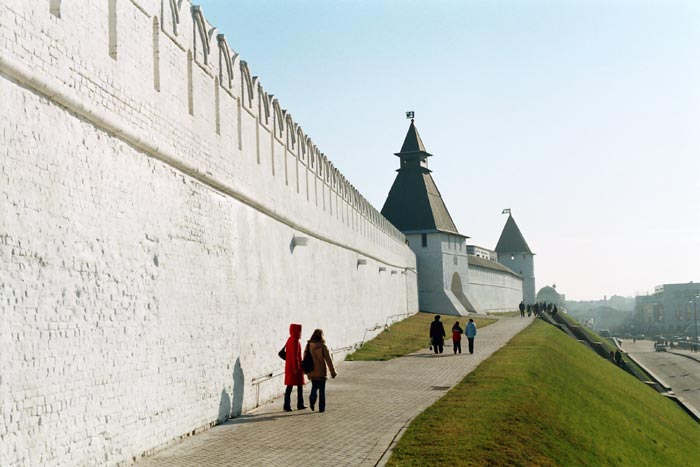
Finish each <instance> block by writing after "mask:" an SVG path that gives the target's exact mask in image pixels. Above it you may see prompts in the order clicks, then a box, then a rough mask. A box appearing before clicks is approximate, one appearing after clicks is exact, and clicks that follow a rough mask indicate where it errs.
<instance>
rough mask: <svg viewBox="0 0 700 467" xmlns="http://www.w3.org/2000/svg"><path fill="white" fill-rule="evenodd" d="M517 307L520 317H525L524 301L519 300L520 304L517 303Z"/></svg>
mask: <svg viewBox="0 0 700 467" xmlns="http://www.w3.org/2000/svg"><path fill="white" fill-rule="evenodd" d="M518 309H519V310H520V317H521V318H524V317H525V302H523V301H522V300H520V305H518Z"/></svg>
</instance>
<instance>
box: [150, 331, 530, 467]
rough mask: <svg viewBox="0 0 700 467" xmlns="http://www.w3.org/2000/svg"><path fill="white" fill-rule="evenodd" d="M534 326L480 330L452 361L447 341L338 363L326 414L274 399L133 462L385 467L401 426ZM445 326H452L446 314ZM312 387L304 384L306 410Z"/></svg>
mask: <svg viewBox="0 0 700 467" xmlns="http://www.w3.org/2000/svg"><path fill="white" fill-rule="evenodd" d="M531 322H532V319H528V318H524V319H523V318H520V317H513V318H502V319H500V320H499V321H498V322H497V323H494V324H492V325H490V326H488V327H484V328H483V329H480V330H479V332H478V335H477V338H476V341H475V351H474V354H473V355H470V354H469V353H468V352H467V353H466V354H465V353H462V354H461V355H457V356H454V355H453V354H452V345H451V343H449V342H448V345H446V346H445V353H444V354H442V355H439V356H438V355H434V354H433V353H432V352H430V351H429V350H428V349H427V348H426V349H424V350H421V351H419V352H416V353H413V354H410V355H407V356H405V357H402V358H397V359H394V360H390V361H387V362H342V363H339V364H338V365H337V367H338V368H337V370H338V377H337V378H336V379H334V380H329V381H328V384H327V386H326V412H325V413H318V412H312V411H311V410H310V409H307V410H304V411H296V410H295V411H293V412H284V411H283V410H282V401H281V400H277V401H275V402H274V403H271V404H268V405H265V406H262V407H259V408H257V409H255V410H252V411H250V412H248V413H247V414H245V415H243V416H241V417H239V418H236V419H233V420H230V421H229V422H228V423H226V424H223V425H220V426H218V427H215V428H213V429H211V430H209V431H207V432H205V433H202V434H200V435H197V436H194V437H192V438H189V439H187V440H185V441H183V442H182V443H180V444H178V445H176V446H173V447H170V448H168V449H166V450H164V451H161V452H160V453H157V454H156V455H154V456H153V457H151V458H148V459H144V460H142V461H140V462H138V463H137V465H139V466H143V467H146V466H149V467H156V466H239V465H240V466H246V467H249V466H298V465H304V466H329V465H333V466H374V465H382V464H383V463H384V462H386V460H387V459H388V457H389V452H388V449H389V448H390V446H391V445H392V441H394V440H395V438H397V435H398V434H399V433H400V432H401V430H402V428H404V427H405V426H407V425H408V423H409V422H410V421H411V420H412V419H413V418H414V417H416V416H417V415H418V414H419V413H421V412H422V411H423V410H425V409H426V408H427V407H428V406H430V405H431V404H433V403H434V402H435V401H436V400H437V399H439V398H440V397H442V396H443V395H444V394H445V393H446V392H447V390H449V389H450V388H451V387H453V386H454V385H455V384H457V383H458V382H459V381H461V380H462V378H463V377H464V376H465V375H466V374H468V373H469V372H470V371H472V370H473V369H474V368H476V367H477V366H478V365H479V364H480V363H481V362H483V361H484V360H485V359H486V358H488V357H489V356H490V355H491V354H493V352H495V351H496V350H498V349H499V348H501V347H502V346H503V345H505V344H506V343H507V342H508V341H509V340H510V339H511V338H512V337H513V336H515V335H516V334H517V333H518V332H520V331H521V330H522V329H524V328H525V327H526V326H527V325H528V324H530V323H531ZM445 325H446V327H449V326H448V325H451V321H450V318H449V317H448V318H447V319H446V321H445ZM426 334H427V329H426ZM427 340H428V339H427V337H426V341H427ZM462 347H463V351H464V349H465V348H466V347H467V342H466V339H464V341H463V342H462ZM310 390H311V385H310V384H307V386H305V388H304V396H305V397H306V399H307V400H306V404H307V405H308V395H309V391H310ZM293 396H294V395H293ZM294 404H295V400H294V399H292V405H293V406H295V405H294Z"/></svg>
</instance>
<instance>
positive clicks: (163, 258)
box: [0, 0, 418, 465]
mask: <svg viewBox="0 0 700 467" xmlns="http://www.w3.org/2000/svg"><path fill="white" fill-rule="evenodd" d="M178 3H180V2H178V1H175V0H162V1H160V0H151V1H146V0H106V1H101V2H70V1H59V0H45V1H44V0H37V1H31V2H28V1H24V0H0V18H1V19H0V102H2V105H3V112H0V132H1V133H0V134H1V135H2V136H1V137H2V142H3V144H2V146H0V319H1V322H2V323H3V326H2V327H1V328H0V345H1V348H2V349H3V351H2V352H0V367H2V368H3V372H2V375H1V376H0V464H1V465H85V464H90V465H93V464H107V465H114V464H122V463H129V462H131V461H133V459H137V458H138V457H139V456H141V455H142V454H144V453H147V452H150V451H152V450H153V449H156V448H158V447H161V446H164V445H166V444H168V443H171V442H173V441H174V440H176V439H178V438H179V437H181V436H184V435H187V434H188V433H193V432H195V431H198V430H201V429H205V428H207V427H209V426H211V425H212V424H213V423H215V422H216V420H217V419H222V418H225V417H226V416H228V415H229V414H231V413H233V414H237V413H239V412H240V411H241V410H243V411H245V410H247V409H250V408H252V407H255V406H256V405H257V404H260V403H264V402H266V401H268V400H270V399H271V398H273V397H274V396H276V395H278V394H279V393H280V392H281V390H282V389H283V383H282V379H281V377H280V376H279V375H280V374H281V369H282V367H283V362H282V361H281V360H279V358H278V357H277V355H276V353H277V350H279V348H280V347H281V346H282V345H283V343H284V341H285V339H286V337H287V328H288V325H289V323H290V322H298V323H301V324H302V325H303V326H304V333H303V338H304V339H306V338H308V336H309V335H310V333H311V331H312V330H313V328H315V327H322V328H323V329H324V330H325V331H326V336H327V340H328V343H329V345H330V347H331V348H332V349H335V350H336V351H337V356H342V355H343V353H344V352H346V351H347V350H348V348H349V347H350V346H352V345H354V344H356V343H358V342H359V341H361V340H363V339H368V338H370V337H372V336H373V335H375V334H376V333H378V332H380V329H381V326H383V325H384V324H387V323H390V322H392V321H394V320H397V319H399V318H400V317H403V316H405V315H406V314H408V313H414V312H415V311H417V307H418V303H417V300H418V299H417V282H416V274H415V268H416V262H415V256H414V254H413V253H412V252H411V250H410V249H409V247H408V246H407V245H406V244H405V238H404V236H403V235H402V234H401V233H400V232H398V231H397V230H396V229H395V228H394V227H393V226H391V224H390V223H389V222H388V221H386V219H384V218H383V217H382V216H381V215H380V214H379V213H378V212H377V211H376V210H375V209H374V208H373V207H372V206H371V205H370V204H369V203H368V202H367V201H366V200H365V199H364V198H363V197H362V195H361V194H360V193H358V192H357V190H356V189H354V187H353V186H352V185H351V184H350V183H349V182H348V181H347V180H346V179H345V178H344V177H343V176H342V174H340V173H339V172H338V171H337V170H336V169H335V168H334V166H333V164H332V163H331V162H330V161H329V160H328V159H327V158H326V157H325V156H324V155H323V154H322V153H321V152H320V151H319V150H318V149H317V148H316V146H315V145H314V144H313V142H312V141H311V139H310V138H308V137H307V136H306V135H305V133H304V132H303V130H302V129H301V128H300V127H299V126H298V125H297V124H296V123H295V122H294V121H293V119H292V118H291V115H290V114H289V113H288V112H286V111H284V110H283V109H282V108H281V106H280V104H279V102H278V101H277V99H275V98H273V97H272V96H270V95H269V94H267V92H266V91H265V90H264V88H263V87H262V86H261V84H260V82H259V80H258V79H257V78H254V77H252V76H251V75H250V72H249V70H248V67H247V65H246V64H245V62H243V61H241V60H240V59H239V57H238V56H237V54H236V53H235V52H233V51H232V50H231V49H230V48H229V45H228V44H227V42H226V39H225V38H224V37H223V36H221V35H219V34H218V33H217V31H216V29H214V28H213V27H212V26H211V25H210V24H209V23H208V22H207V21H206V19H205V17H204V15H203V14H202V12H201V10H200V9H199V8H197V7H194V8H192V7H191V6H190V5H189V3H188V2H187V1H184V2H181V5H180V6H179V7H178V6H177V5H178ZM361 263H363V264H361Z"/></svg>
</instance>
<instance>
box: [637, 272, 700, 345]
mask: <svg viewBox="0 0 700 467" xmlns="http://www.w3.org/2000/svg"><path fill="white" fill-rule="evenodd" d="M698 293H700V284H698V283H696V282H688V283H685V284H663V285H659V286H656V287H655V289H654V293H653V294H652V295H640V296H637V297H636V300H635V310H634V311H635V318H634V323H635V329H637V330H638V331H639V332H640V333H643V334H657V333H661V332H664V333H682V332H683V331H685V329H686V328H687V327H688V326H690V325H691V324H694V323H695V316H694V309H693V302H692V298H693V297H694V296H696V294H698ZM698 305H699V306H700V302H699V303H698ZM699 314H700V312H699Z"/></svg>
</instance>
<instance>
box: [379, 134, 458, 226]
mask: <svg viewBox="0 0 700 467" xmlns="http://www.w3.org/2000/svg"><path fill="white" fill-rule="evenodd" d="M396 155H397V156H399V157H400V158H401V168H400V169H398V170H397V172H398V175H397V176H396V179H395V180H394V184H393V185H392V186H391V190H389V195H388V196H387V198H386V201H385V202H384V207H383V208H382V215H383V216H384V217H386V218H387V219H388V220H389V222H391V223H392V224H394V226H396V228H397V229H399V230H400V231H402V232H417V231H418V232H420V231H424V232H430V231H443V232H449V233H453V234H457V235H461V234H460V233H459V232H458V231H457V227H456V226H455V224H454V222H453V221H452V216H450V213H449V211H448V210H447V206H445V202H444V201H443V199H442V195H440V190H438V188H437V185H435V181H434V180H433V177H432V175H430V170H428V167H427V164H426V162H425V160H426V158H427V157H428V156H431V154H429V153H428V152H427V151H426V150H425V146H424V145H423V140H421V137H420V135H419V134H418V129H417V128H416V126H415V124H414V123H413V121H411V126H410V127H409V128H408V133H407V134H406V138H405V139H404V142H403V146H401V152H398V153H396ZM462 236H464V235H462Z"/></svg>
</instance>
